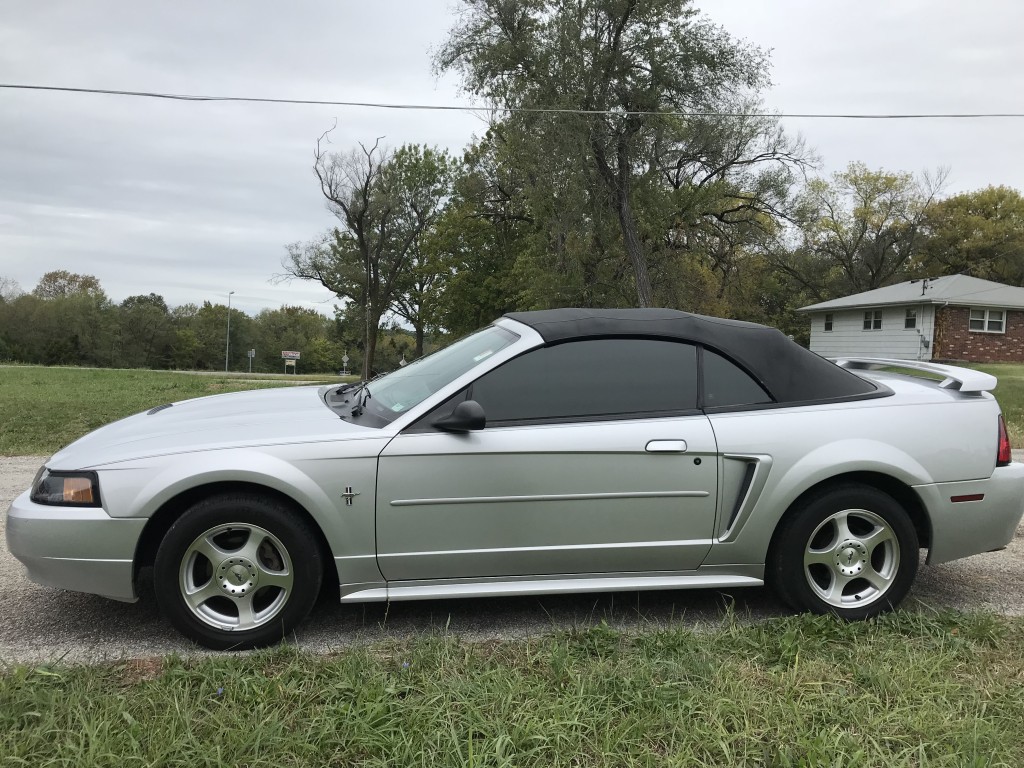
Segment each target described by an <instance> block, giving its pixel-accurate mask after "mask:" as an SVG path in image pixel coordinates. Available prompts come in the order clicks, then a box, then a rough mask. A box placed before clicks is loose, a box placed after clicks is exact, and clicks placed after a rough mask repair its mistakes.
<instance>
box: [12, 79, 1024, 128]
mask: <svg viewBox="0 0 1024 768" xmlns="http://www.w3.org/2000/svg"><path fill="white" fill-rule="evenodd" d="M0 88H3V89H8V90H21V91H50V92H58V93H81V94H98V95H103V96H129V97H133V98H144V99H165V100H169V101H202V102H217V101H220V102H244V103H251V104H305V105H312V106H328V107H364V108H368V109H407V110H426V111H435V112H535V113H552V114H574V115H619V116H626V115H629V116H641V115H651V116H654V115H658V116H661V117H785V118H812V119H823V120H963V119H991V118H1011V119H1013V118H1016V119H1019V118H1024V112H950V113H907V114H842V113H809V112H781V113H777V112H676V111H665V112H658V111H649V110H637V111H620V110H609V109H568V108H562V107H479V106H478V107H474V106H468V105H462V104H395V103H387V102H373V101H331V100H327V99H276V98H270V97H261V96H207V95H198V94H184V93H162V92H159V91H122V90H115V89H108V88H71V87H67V86H59V85H25V84H21V83H0Z"/></svg>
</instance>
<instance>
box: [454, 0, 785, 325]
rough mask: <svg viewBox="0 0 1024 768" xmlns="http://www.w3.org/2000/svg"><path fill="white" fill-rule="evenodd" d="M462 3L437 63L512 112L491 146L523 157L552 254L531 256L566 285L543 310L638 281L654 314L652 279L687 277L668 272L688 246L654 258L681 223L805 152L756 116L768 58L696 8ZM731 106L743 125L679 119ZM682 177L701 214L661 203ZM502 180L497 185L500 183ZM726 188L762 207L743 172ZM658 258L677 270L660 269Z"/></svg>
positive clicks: (634, 296) (633, 296)
mask: <svg viewBox="0 0 1024 768" xmlns="http://www.w3.org/2000/svg"><path fill="white" fill-rule="evenodd" d="M462 5H463V13H462V15H461V16H460V21H459V22H458V24H457V25H456V26H455V27H454V28H453V29H452V30H451V33H450V36H449V38H448V41H447V42H446V44H445V45H444V46H443V47H442V48H441V50H440V51H439V53H438V55H437V57H436V65H437V67H438V69H439V70H441V71H449V70H454V71H457V72H459V73H460V74H461V75H462V82H463V86H464V88H465V89H466V90H467V91H468V92H469V93H471V94H473V95H476V96H481V97H485V98H487V99H488V100H490V101H491V102H492V103H494V104H496V105H497V106H499V107H503V108H505V109H507V110H509V113H508V115H507V116H506V117H505V118H504V120H502V121H501V124H500V125H499V126H496V127H497V128H498V129H499V130H498V131H495V132H494V133H493V136H494V140H492V141H491V146H493V147H496V148H498V149H499V151H500V152H501V153H504V154H505V155H506V156H510V157H514V158H515V160H514V162H513V165H514V166H515V168H516V169H518V171H519V177H520V179H521V181H522V183H523V185H524V187H525V188H527V189H528V194H527V196H526V198H527V199H526V202H527V204H526V205H524V206H522V207H521V211H522V213H521V215H523V216H524V217H525V218H526V219H528V220H531V221H533V222H535V223H536V222H540V221H543V222H544V225H543V226H540V227H538V231H539V232H541V233H542V234H543V235H545V236H546V238H547V239H548V243H546V245H547V246H548V250H549V251H550V252H551V254H552V257H551V258H550V259H546V257H545V256H543V255H540V253H539V249H538V248H536V247H535V248H534V250H533V254H534V256H535V257H536V260H535V264H538V265H540V266H541V268H542V269H544V270H545V271H547V272H548V273H549V274H554V275H561V276H563V277H564V278H565V279H564V280H561V281H556V282H554V283H548V284H547V285H549V286H550V287H551V288H553V289H554V290H553V291H552V292H551V294H550V295H549V296H548V297H544V298H543V299H542V300H543V301H544V302H545V303H548V302H551V303H554V302H556V301H559V300H560V299H559V293H563V294H564V293H568V294H573V293H575V294H579V293H580V290H579V288H580V287H581V286H583V287H584V290H586V291H594V293H595V295H592V296H590V297H587V296H586V295H584V301H589V302H591V303H599V302H600V303H614V302H617V301H622V299H616V298H615V295H616V291H619V292H621V291H622V289H623V287H624V283H626V284H628V283H631V286H628V285H627V287H628V288H629V291H628V293H627V298H626V300H628V301H629V302H630V303H632V302H633V301H635V302H636V303H638V304H639V305H640V306H650V305H651V304H652V303H653V302H654V300H655V296H656V290H655V288H656V285H655V284H656V283H659V282H660V281H661V280H662V278H664V277H665V276H666V275H674V274H675V273H678V272H679V271H680V270H679V268H678V266H677V265H673V264H670V263H669V262H671V261H673V260H674V259H675V258H677V257H678V253H671V252H668V251H666V252H663V253H661V254H655V250H656V249H657V248H658V247H659V246H660V244H661V243H662V242H663V236H664V233H665V231H666V229H667V228H668V226H669V225H670V223H671V221H672V220H673V219H674V220H675V221H676V223H677V225H678V224H680V223H689V222H688V221H686V218H687V215H689V214H691V213H693V212H695V211H696V212H700V213H702V214H703V213H704V212H706V211H710V212H712V213H718V214H720V215H724V214H725V211H724V210H723V209H722V207H721V206H720V205H717V204H714V203H713V202H711V201H713V200H714V199H715V197H716V195H717V196H718V197H721V194H722V188H723V185H722V183H721V182H722V181H723V180H725V179H727V178H728V177H730V174H735V173H736V172H737V171H738V170H739V169H745V171H747V172H749V171H750V170H751V169H753V168H756V167H757V166H760V165H770V164H775V165H776V166H778V168H776V172H782V173H783V174H784V173H785V172H786V169H787V168H788V167H789V166H790V165H791V164H792V162H793V161H799V159H800V158H799V152H798V151H797V150H798V147H795V146H793V145H791V144H789V143H788V142H787V141H785V139H784V137H783V136H782V134H781V133H780V132H779V131H778V130H777V127H776V126H775V123H774V121H770V120H767V121H766V120H764V119H763V118H757V117H755V116H754V114H753V113H754V111H755V110H754V107H755V106H756V98H755V96H756V93H757V91H758V90H759V89H760V88H762V87H764V86H765V85H767V83H768V76H767V58H766V56H765V54H764V53H763V52H762V51H760V50H759V49H757V48H754V47H751V46H748V45H745V44H742V43H740V42H737V41H736V40H734V39H733V38H731V37H730V36H729V35H728V34H727V33H726V32H725V31H724V30H723V29H721V28H720V27H717V26H715V25H714V24H712V23H710V22H709V21H707V20H706V19H704V18H702V17H700V16H699V15H698V13H697V11H696V10H695V9H693V8H692V5H691V3H690V2H689V0H558V1H556V0H529V2H509V1H508V0H464V1H463V3H462ZM561 110H565V111H561ZM720 111H730V112H737V113H739V114H741V115H745V117H744V118H742V119H739V120H737V121H735V122H734V123H733V124H732V125H728V126H727V125H726V124H727V123H728V122H729V121H728V120H725V119H721V118H719V119H700V118H697V117H693V118H684V117H680V116H679V115H678V114H671V113H707V112H720ZM492 128H493V127H492ZM737 139H740V140H737ZM494 166H495V167H500V163H498V164H494ZM780 169H781V170H780ZM673 174H675V178H676V179H677V183H678V187H677V188H678V189H685V190H687V191H692V190H695V189H696V190H699V192H700V193H701V195H702V198H701V201H702V204H701V205H700V206H696V207H694V206H692V205H691V206H688V207H685V208H684V209H682V210H681V211H673V210H672V207H671V206H670V205H666V204H661V203H662V202H663V201H664V198H665V190H666V187H667V186H668V185H669V184H670V182H671V179H672V178H673ZM741 175H742V174H741ZM491 186H492V188H496V189H499V190H501V184H500V182H494V183H492V185H491ZM545 188H546V189H548V190H550V191H551V194H549V195H548V197H547V199H545V198H544V195H543V192H542V190H543V189H545ZM505 191H510V190H505ZM511 192H512V195H513V196H514V194H515V190H511ZM728 195H729V196H731V197H732V198H734V199H735V198H737V196H739V195H745V196H747V197H748V198H749V199H748V200H746V201H745V202H744V205H746V206H751V205H755V204H760V202H761V201H759V199H758V197H757V190H756V189H754V188H752V187H751V186H750V185H745V184H743V183H742V179H737V180H736V181H735V183H732V184H730V185H728ZM655 200H656V201H659V204H658V205H655V206H651V205H650V203H651V201H655ZM651 210H657V211H659V213H660V216H657V217H656V216H652V215H651V214H650V213H649V211H651ZM609 216H610V218H611V221H612V222H613V223H614V225H615V232H614V239H613V236H612V232H611V231H610V228H609V227H608V226H607V223H606V222H607V221H608V217H609ZM581 223H582V224H583V226H580V224H581ZM538 245H539V243H538ZM560 248H561V249H562V251H561V253H560V252H559V249H560ZM578 254H583V257H582V258H581V257H579V256H578ZM563 257H564V263H563V264H562V265H559V263H558V262H559V259H561V258H563ZM545 259H546V260H545ZM616 260H620V263H619V264H616V263H614V262H615V261H616ZM621 262H624V263H621ZM519 263H520V264H521V265H522V264H527V263H528V260H522V259H521V260H520V261H519ZM569 263H572V267H571V268H569V269H565V268H560V266H562V267H564V266H566V265H567V264H569ZM660 264H666V265H668V266H667V268H666V269H664V270H660V271H659V266H660Z"/></svg>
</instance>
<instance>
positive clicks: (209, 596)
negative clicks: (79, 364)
mask: <svg viewBox="0 0 1024 768" xmlns="http://www.w3.org/2000/svg"><path fill="white" fill-rule="evenodd" d="M892 365H899V366H901V367H903V368H910V369H922V370H924V371H927V372H930V373H932V374H935V373H937V374H940V375H941V377H943V378H942V380H941V381H938V380H933V379H922V378H916V377H912V376H906V375H899V374H895V373H885V372H881V371H879V370H873V369H878V368H880V367H883V366H892ZM995 384H996V380H995V379H994V378H993V377H992V376H989V375H987V374H984V373H979V372H977V371H971V370H966V369H961V368H953V367H948V366H940V365H933V364H929V363H916V362H906V361H885V360H874V359H848V360H840V361H838V364H837V363H833V362H829V361H827V360H824V359H823V358H820V357H818V356H817V355H814V354H812V353H811V352H808V351H807V350H806V349H803V348H802V347H800V346H798V345H797V344H794V343H793V342H791V341H789V340H788V339H787V338H786V337H785V336H783V335H782V334H781V333H780V332H778V331H777V330H774V329H771V328H767V327H765V326H761V325H754V324H751V323H743V322H737V321H731V320H720V319H716V318H710V317H702V316H699V315H691V314H686V313H683V312H676V311H672V310H663V309H651V310H584V309H560V310H550V311H543V312H522V313H515V314H510V315H507V316H505V317H503V318H501V319H500V320H498V321H497V322H495V323H494V324H493V325H491V326H490V327H488V328H485V329H483V330H481V331H479V332H477V333H476V334H473V335H471V336H468V337H467V338H464V339H462V340H461V341H459V342H457V343H455V344H453V345H451V346H450V347H447V348H446V349H443V350H441V351H439V352H436V353H434V354H433V355H430V356H429V357H426V358H424V359H422V360H419V361H417V362H415V363H413V364H412V365H409V366H408V367H406V368H403V369H402V370H399V371H396V372H395V373H392V374H390V375H388V376H386V377H384V378H382V379H378V380H375V381H373V382H370V383H363V384H359V385H351V384H347V385H343V386H338V385H331V386H326V387H320V388H319V389H318V388H315V387H304V388H297V389H287V390H264V391H258V392H247V393H236V394H229V395H218V396H214V397H206V398H201V399H198V400H189V401H185V402H180V403H173V404H167V405H163V406H159V407H156V408H153V409H152V410H150V411H148V412H146V413H142V414H138V415H136V416H132V417H130V418H127V419H124V420H122V421H119V422H116V423H114V424H110V425H108V426H106V427H103V428H102V429H99V430H97V431H96V432H93V433H92V434H90V435H87V436H86V437H83V438H82V439H80V440H78V441H77V442H75V443H73V444H72V445H70V446H68V447H67V448H65V449H64V450H62V451H60V452H59V453H57V454H56V455H55V456H53V457H52V458H51V459H50V460H49V461H48V462H47V463H46V466H45V467H43V468H42V469H40V471H39V474H38V476H37V477H36V479H35V481H34V483H33V485H32V488H31V489H30V490H29V491H27V492H26V493H24V494H23V495H21V496H20V497H19V498H18V499H16V500H15V501H14V503H13V504H12V506H11V508H10V511H9V512H8V520H7V540H8V546H9V547H10V550H11V552H13V553H14V555H15V556H17V557H18V558H19V559H20V560H21V561H22V562H23V563H24V564H25V566H26V567H27V568H28V572H29V575H30V577H31V578H32V579H33V580H35V581H37V582H39V583H41V584H47V585H51V586H55V587H61V588H64V589H72V590H80V591H84V592H94V593H97V594H100V595H106V596H109V597H112V598H116V599H119V600H135V599H136V589H135V584H136V579H137V577H138V574H139V571H140V569H141V568H144V567H148V566H152V567H153V569H154V584H155V589H156V597H157V600H158V602H159V604H160V607H161V609H162V611H163V612H164V613H165V615H166V616H167V618H168V619H169V620H170V621H171V622H172V623H173V624H174V626H175V627H177V628H178V629H179V630H180V631H181V632H183V633H184V634H185V635H187V636H188V637H190V638H192V639H193V640H194V641H196V642H198V643H200V644H202V645H205V646H208V647H211V648H249V647H255V646H261V645H266V644H269V643H273V642H275V641H277V640H279V639H281V638H282V637H283V636H285V635H287V634H288V633H289V632H290V631H291V630H292V628H294V627H295V626H296V625H297V624H299V622H301V621H302V620H303V618H305V616H306V615H307V614H308V612H309V611H310V609H311V607H312V606H313V604H314V602H315V600H316V598H317V595H318V593H319V591H320V589H321V587H322V585H324V584H326V583H329V581H330V580H332V579H333V580H336V581H335V583H337V584H339V585H340V594H341V600H342V601H343V602H362V601H384V600H417V599H425V598H439V597H447V598H450V597H480V596H488V595H522V594H537V593H554V592H586V591H602V592H603V591H612V590H646V589H679V588H689V587H739V586H746V585H760V584H763V583H764V582H766V581H768V582H770V583H771V584H772V585H773V586H774V587H775V589H776V590H778V592H779V593H780V594H781V596H782V597H783V598H784V599H785V601H786V602H787V603H789V604H791V605H792V606H793V607H795V608H798V609H802V610H809V611H814V612H819V613H824V612H831V613H834V614H837V615H839V616H842V617H844V618H849V619H857V618H864V617H868V616H873V615H875V614H877V613H879V612H881V611H885V610H888V609H890V608H892V607H893V606H895V605H897V604H898V603H899V602H900V600H902V599H903V597H904V596H905V595H906V593H907V591H908V590H909V589H910V586H911V583H912V582H913V579H914V576H915V573H916V571H917V565H918V550H919V548H925V549H927V551H928V562H931V563H940V562H944V561H947V560H952V559H955V558H960V557H965V556H967V555H972V554H975V553H978V552H984V551H987V550H992V549H998V548H1000V547H1004V546H1005V545H1006V544H1007V543H1008V542H1009V541H1010V540H1011V538H1012V537H1013V535H1014V531H1015V529H1016V527H1017V524H1018V523H1019V521H1020V519H1021V515H1022V513H1024V502H1022V497H1024V465H1021V464H1015V463H1012V462H1011V457H1010V444H1009V440H1008V438H1007V435H1006V428H1005V425H1004V424H1003V420H1002V416H1001V414H1000V410H999V406H998V404H997V403H996V401H995V400H994V399H993V397H992V396H991V394H989V391H990V390H992V389H993V387H994V386H995Z"/></svg>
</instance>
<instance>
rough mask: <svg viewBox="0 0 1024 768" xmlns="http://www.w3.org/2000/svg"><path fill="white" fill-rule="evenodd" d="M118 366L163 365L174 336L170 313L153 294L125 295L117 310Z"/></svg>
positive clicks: (161, 298)
mask: <svg viewBox="0 0 1024 768" xmlns="http://www.w3.org/2000/svg"><path fill="white" fill-rule="evenodd" d="M117 315H118V324H119V329H120V342H121V344H120V346H121V354H120V361H119V362H120V364H121V365H123V366H125V367H127V368H162V367H164V366H166V365H167V363H168V360H169V355H170V348H171V344H172V341H173V337H174V329H173V327H172V325H171V314H170V310H169V309H168V308H167V302H166V301H164V298H163V296H160V295H159V294H156V293H150V294H147V295H139V296H129V297H128V298H127V299H125V300H124V301H122V302H121V305H120V307H119V308H118V313H117Z"/></svg>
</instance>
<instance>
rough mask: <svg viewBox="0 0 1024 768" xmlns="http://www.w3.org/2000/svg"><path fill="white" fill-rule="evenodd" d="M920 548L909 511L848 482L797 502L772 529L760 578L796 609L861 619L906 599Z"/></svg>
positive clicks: (876, 491)
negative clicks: (772, 536)
mask: <svg viewBox="0 0 1024 768" xmlns="http://www.w3.org/2000/svg"><path fill="white" fill-rule="evenodd" d="M917 550H918V539H917V532H916V531H915V529H914V525H913V523H912V522H911V520H910V516H909V515H908V514H907V512H906V510H905V509H903V507H902V506H900V504H899V503H898V502H897V501H896V500H895V499H894V498H893V497H892V496H890V495H889V494H887V493H885V492H883V491H881V490H879V489H878V488H873V487H871V486H866V485H859V484H852V483H851V484H847V485H840V486H834V487H832V488H830V489H825V490H823V491H820V492H818V493H817V494H814V495H811V496H809V497H808V498H806V499H805V500H804V501H802V502H800V503H799V505H794V508H792V509H791V510H790V511H789V512H788V513H787V515H786V517H785V518H784V519H783V520H782V522H781V523H780V525H779V527H778V529H777V531H776V534H775V537H774V539H773V541H772V547H771V551H770V553H769V558H768V562H767V564H766V568H765V575H766V577H767V578H768V579H769V580H770V581H771V582H772V583H773V584H774V586H775V588H776V590H777V591H778V593H779V595H780V596H781V597H782V598H783V599H784V600H785V601H786V602H787V603H789V604H790V605H792V606H793V607H794V608H799V609H803V610H808V611H812V612H814V613H834V614H836V615H837V616H841V617H843V618H846V619H863V618H867V617H869V616H874V615H876V614H879V613H882V612H883V611H887V610H890V609H891V608H893V607H895V606H896V605H899V603H900V601H901V600H903V598H904V597H905V596H906V594H907V592H908V591H909V590H910V586H911V584H913V581H914V576H915V574H916V573H917V557H918V554H917Z"/></svg>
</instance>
